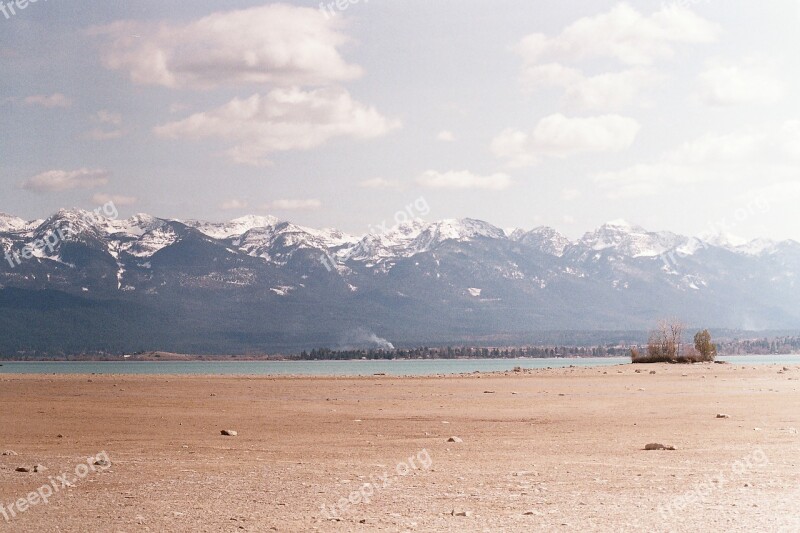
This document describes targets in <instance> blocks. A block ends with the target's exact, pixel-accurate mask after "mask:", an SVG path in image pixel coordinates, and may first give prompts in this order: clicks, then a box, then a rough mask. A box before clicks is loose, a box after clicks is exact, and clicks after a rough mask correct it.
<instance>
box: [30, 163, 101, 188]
mask: <svg viewBox="0 0 800 533" xmlns="http://www.w3.org/2000/svg"><path fill="white" fill-rule="evenodd" d="M110 175H111V173H110V172H108V171H107V170H90V169H86V168H82V169H80V170H48V171H47V172H42V173H41V174H37V175H35V176H32V177H30V178H28V179H26V180H25V181H23V182H22V183H21V184H20V187H22V188H23V189H27V190H29V191H35V192H60V191H66V190H70V189H93V188H95V187H100V186H102V185H106V184H108V178H109V176H110Z"/></svg>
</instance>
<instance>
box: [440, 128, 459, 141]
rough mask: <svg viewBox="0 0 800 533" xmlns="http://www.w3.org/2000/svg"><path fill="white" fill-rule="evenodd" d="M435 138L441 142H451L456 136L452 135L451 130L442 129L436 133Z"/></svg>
mask: <svg viewBox="0 0 800 533" xmlns="http://www.w3.org/2000/svg"><path fill="white" fill-rule="evenodd" d="M436 140H437V141H442V142H453V141H455V140H456V136H455V135H453V132H452V131H450V130H442V131H440V132H439V133H438V134H437V135H436Z"/></svg>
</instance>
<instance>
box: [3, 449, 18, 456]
mask: <svg viewBox="0 0 800 533" xmlns="http://www.w3.org/2000/svg"><path fill="white" fill-rule="evenodd" d="M3 455H9V456H10V455H19V454H18V453H17V452H15V451H14V450H6V451H4V452H3Z"/></svg>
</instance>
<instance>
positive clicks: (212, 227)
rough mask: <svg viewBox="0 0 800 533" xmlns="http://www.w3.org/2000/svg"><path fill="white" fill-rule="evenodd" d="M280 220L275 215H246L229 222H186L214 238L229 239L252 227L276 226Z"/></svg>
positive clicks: (242, 233)
mask: <svg viewBox="0 0 800 533" xmlns="http://www.w3.org/2000/svg"><path fill="white" fill-rule="evenodd" d="M278 222H279V221H278V219H277V218H275V217H273V216H258V215H246V216H243V217H239V218H235V219H233V220H230V221H228V222H204V221H200V220H187V221H185V222H184V224H186V225H187V226H191V227H193V228H195V229H196V230H197V231H199V232H200V233H203V234H204V235H207V236H209V237H211V238H212V239H229V238H231V237H238V236H241V235H244V234H245V233H247V232H248V231H250V230H252V229H256V228H271V227H273V226H276V225H277V224H278Z"/></svg>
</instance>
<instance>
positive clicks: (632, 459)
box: [0, 364, 800, 532]
mask: <svg viewBox="0 0 800 533" xmlns="http://www.w3.org/2000/svg"><path fill="white" fill-rule="evenodd" d="M637 371H638V372H637ZM653 371H654V372H655V373H652V372H653ZM799 388H800V366H792V367H789V368H788V369H786V370H784V369H783V367H782V366H759V367H752V366H750V367H742V366H738V365H732V364H726V365H715V364H705V365H693V366H683V365H624V366H612V367H605V368H564V369H552V370H546V369H545V370H536V371H531V372H526V373H514V372H508V373H505V374H475V375H469V376H452V377H414V378H395V377H386V376H374V377H368V378H302V377H297V378H290V377H280V378H272V377H215V376H113V375H91V376H64V375H35V376H34V375H1V376H0V405H2V409H0V428H2V430H0V451H2V452H13V453H14V454H16V455H14V454H11V453H10V454H8V455H2V456H0V505H3V508H2V510H1V511H0V531H46V530H50V531H62V532H86V531H107V532H133V531H209V532H210V531H375V530H383V531H552V530H556V531H573V530H584V531H723V530H724V531H733V530H736V531H798V530H800V503H798V502H799V501H800V435H798V429H800V391H798V389H799ZM717 415H727V417H721V418H718V416H717ZM226 429H230V430H234V431H236V432H237V435H236V436H223V435H221V433H220V432H221V430H226ZM451 437H457V438H456V439H454V440H455V441H459V440H460V441H461V442H448V440H449V439H450V438H451ZM648 443H661V444H664V445H667V446H674V447H675V450H656V451H645V450H644V448H645V445H647V444H648ZM106 456H107V458H108V459H109V460H110V462H111V464H110V466H108V465H106V464H105V463H103V462H102V460H98V458H102V457H106ZM95 463H98V464H95ZM36 465H42V466H44V467H45V468H46V470H44V469H41V468H38V469H34V466H36ZM81 465H87V466H86V467H83V466H81ZM18 468H26V469H29V470H30V471H29V472H18V471H17V469H18ZM34 470H39V471H34ZM62 473H63V474H66V476H67V479H65V478H64V477H62ZM65 482H68V484H67V483H65ZM67 485H69V486H67ZM46 486H47V487H50V489H49V490H48V489H43V488H44V487H46ZM56 487H57V488H56ZM48 492H51V493H52V494H48ZM31 493H33V494H31ZM37 496H38V497H37ZM44 496H46V499H47V502H46V503H45V502H44V501H43V499H44V498H43V497H44ZM6 517H7V518H8V519H7V520H6Z"/></svg>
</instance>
